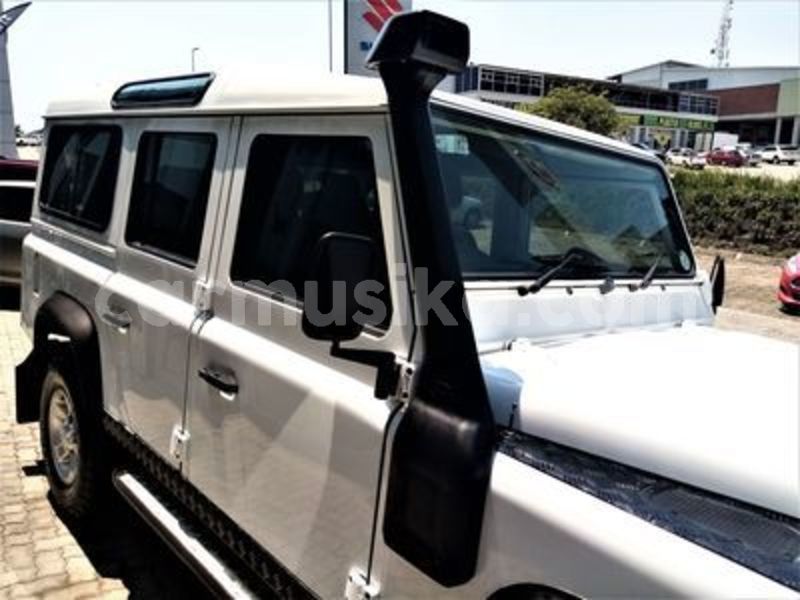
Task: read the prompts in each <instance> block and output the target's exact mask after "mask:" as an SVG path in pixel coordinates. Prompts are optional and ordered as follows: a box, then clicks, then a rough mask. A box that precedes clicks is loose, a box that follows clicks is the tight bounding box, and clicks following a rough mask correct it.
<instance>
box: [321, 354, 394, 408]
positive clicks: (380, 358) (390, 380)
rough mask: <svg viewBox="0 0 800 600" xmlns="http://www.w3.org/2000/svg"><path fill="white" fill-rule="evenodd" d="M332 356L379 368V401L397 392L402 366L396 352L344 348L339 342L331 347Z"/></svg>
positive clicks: (377, 390)
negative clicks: (397, 360) (398, 361)
mask: <svg viewBox="0 0 800 600" xmlns="http://www.w3.org/2000/svg"><path fill="white" fill-rule="evenodd" d="M331 356H333V357H334V358H341V359H342V360H349V361H350V362H354V363H359V364H362V365H368V366H370V367H375V368H377V369H378V373H377V375H376V376H375V397H376V398H377V399H378V400H386V399H387V398H388V397H389V396H391V395H392V394H393V393H394V392H395V390H397V384H398V381H399V378H400V366H399V365H398V364H397V362H396V359H397V357H396V356H395V354H394V352H385V351H382V350H360V349H356V348H342V347H341V345H340V344H339V342H333V345H332V346H331Z"/></svg>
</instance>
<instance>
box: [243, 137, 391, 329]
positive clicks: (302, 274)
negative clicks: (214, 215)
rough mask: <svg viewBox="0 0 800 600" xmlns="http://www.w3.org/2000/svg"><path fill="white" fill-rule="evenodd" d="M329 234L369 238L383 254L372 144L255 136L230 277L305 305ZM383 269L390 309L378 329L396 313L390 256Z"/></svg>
mask: <svg viewBox="0 0 800 600" xmlns="http://www.w3.org/2000/svg"><path fill="white" fill-rule="evenodd" d="M332 231H336V232H344V233H352V234H357V235H363V236H366V237H370V238H372V239H373V240H374V241H375V244H376V246H377V248H378V250H379V252H380V253H381V256H382V257H383V254H382V253H383V234H382V232H381V226H380V214H379V209H378V192H377V188H376V182H375V167H374V165H373V161H372V149H371V146H370V142H369V140H368V139H367V138H356V137H295V136H267V135H263V136H259V137H257V138H256V139H255V141H254V142H253V145H252V148H251V150H250V159H249V162H248V165H247V176H246V180H245V187H244V196H243V199H242V209H241V214H240V216H239V228H238V232H237V238H236V246H235V250H234V257H233V263H232V266H231V277H232V279H234V280H235V281H239V282H247V284H249V285H263V286H268V287H270V286H271V287H272V288H273V289H275V290H277V291H280V292H281V294H283V296H284V297H287V296H293V297H294V298H295V299H297V300H302V299H303V291H304V282H305V279H306V274H307V273H308V270H309V268H310V260H311V259H312V257H313V254H314V248H315V246H316V244H317V242H318V241H319V239H320V238H321V237H322V236H323V235H325V234H326V233H329V232H332ZM380 264H381V272H380V273H376V278H377V280H378V281H379V282H381V284H382V285H383V294H379V295H378V296H379V297H380V298H381V299H382V300H383V302H384V306H386V307H387V311H386V318H385V319H383V320H382V321H381V323H374V324H375V325H385V324H386V323H388V319H389V315H390V313H391V310H390V305H389V300H388V286H387V285H386V260H385V257H383V258H382V260H381V261H380ZM278 282H280V283H278ZM285 282H288V284H289V286H287V285H286V283H285Z"/></svg>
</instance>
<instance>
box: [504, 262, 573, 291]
mask: <svg viewBox="0 0 800 600" xmlns="http://www.w3.org/2000/svg"><path fill="white" fill-rule="evenodd" d="M576 258H577V254H575V253H574V252H571V251H570V252H567V253H566V254H564V258H562V259H561V262H559V263H558V264H557V265H556V266H554V267H553V268H551V269H549V270H547V271H545V272H544V273H542V274H541V275H540V276H539V277H538V278H537V279H536V281H534V282H533V283H532V284H530V285H521V286H519V287H518V288H517V293H519V295H520V296H527V295H528V294H535V293H537V292H539V291H541V290H542V289H543V288H544V286H546V285H547V284H548V283H550V282H551V281H553V279H554V278H555V276H556V275H558V274H559V273H560V272H561V271H563V270H564V269H565V268H566V267H567V266H569V264H570V263H571V262H572V261H573V260H575V259H576Z"/></svg>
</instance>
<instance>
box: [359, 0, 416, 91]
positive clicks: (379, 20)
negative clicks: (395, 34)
mask: <svg viewBox="0 0 800 600" xmlns="http://www.w3.org/2000/svg"><path fill="white" fill-rule="evenodd" d="M409 10H411V0H344V72H345V73H350V74H352V75H372V76H377V75H378V73H377V72H376V71H372V70H370V69H367V68H366V67H365V66H364V63H365V62H366V60H367V56H368V55H369V51H370V50H371V49H372V44H374V43H375V38H377V37H378V32H380V30H381V29H382V28H383V25H384V24H385V23H386V21H388V20H389V19H390V18H391V17H392V16H393V15H396V14H397V13H401V12H406V11H409Z"/></svg>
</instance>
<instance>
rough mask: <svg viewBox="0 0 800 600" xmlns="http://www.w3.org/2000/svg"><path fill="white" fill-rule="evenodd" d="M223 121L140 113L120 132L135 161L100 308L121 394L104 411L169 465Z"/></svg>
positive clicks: (219, 170)
mask: <svg viewBox="0 0 800 600" xmlns="http://www.w3.org/2000/svg"><path fill="white" fill-rule="evenodd" d="M232 123H233V119H231V118H203V119H189V118H187V119H184V118H181V119H152V120H149V119H148V120H145V119H142V120H133V121H132V122H131V126H130V128H128V129H126V135H127V136H129V137H127V140H129V141H130V143H129V144H128V149H129V150H128V151H130V150H131V149H133V148H135V149H136V160H135V166H134V170H133V177H132V181H131V185H130V189H129V190H128V193H129V202H128V207H127V219H126V222H125V225H124V227H123V228H122V233H121V238H122V239H121V240H119V243H118V252H117V264H118V269H117V271H116V272H115V273H114V274H113V275H112V276H111V278H110V279H109V280H108V282H107V284H106V289H105V297H104V298H103V299H102V300H103V301H102V307H101V308H100V314H101V318H102V319H103V321H104V322H105V323H106V324H107V326H108V327H109V329H110V331H111V334H110V335H111V339H112V344H111V347H112V353H113V354H112V357H113V360H114V363H115V364H116V365H117V370H118V374H119V379H120V387H121V390H122V398H120V399H119V400H120V402H119V404H118V405H117V406H115V407H112V413H114V412H118V413H119V414H118V415H115V416H118V417H119V418H120V419H121V420H122V421H123V422H124V423H126V424H127V425H128V426H129V427H130V428H131V429H132V430H133V431H134V432H135V433H136V434H138V435H139V436H140V437H141V438H142V439H143V440H144V441H145V442H146V443H147V444H148V445H149V446H150V447H151V448H152V449H153V450H155V451H156V452H157V453H158V454H160V455H161V456H163V457H171V458H173V459H174V461H175V462H178V460H177V456H172V454H171V453H170V443H171V442H173V444H174V442H175V441H176V440H175V439H173V438H176V439H177V436H175V435H174V432H180V430H181V427H182V425H183V415H184V400H185V397H186V393H185V392H186V390H185V387H186V367H187V361H188V350H189V332H190V330H191V328H192V326H193V325H196V324H197V322H198V318H199V316H200V307H199V306H198V304H197V301H196V298H197V296H196V294H195V290H196V289H199V287H201V286H202V285H203V284H204V282H205V281H206V280H207V278H208V264H209V256H210V254H211V251H212V233H213V228H214V224H215V222H216V219H217V211H218V209H219V205H220V199H221V197H222V195H223V189H224V176H225V167H226V161H227V159H228V150H229V148H228V143H229V140H230V132H231V128H232ZM173 447H174V446H173Z"/></svg>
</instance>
